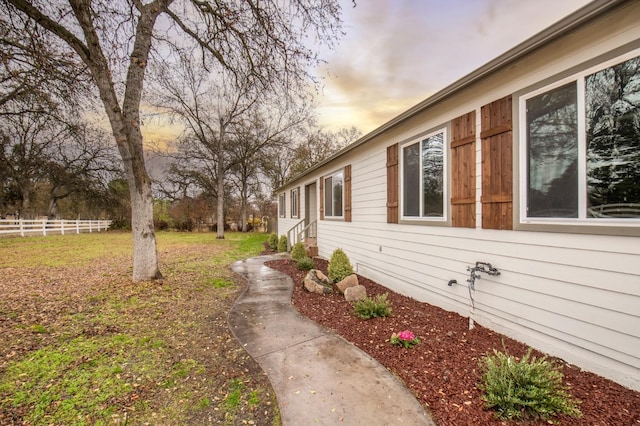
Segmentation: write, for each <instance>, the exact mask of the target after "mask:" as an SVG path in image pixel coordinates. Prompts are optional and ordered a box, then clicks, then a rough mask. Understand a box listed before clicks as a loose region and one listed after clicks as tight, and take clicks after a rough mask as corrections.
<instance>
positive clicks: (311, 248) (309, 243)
mask: <svg viewBox="0 0 640 426" xmlns="http://www.w3.org/2000/svg"><path fill="white" fill-rule="evenodd" d="M304 249H305V250H306V252H307V256H309V257H316V256H317V255H318V242H317V240H316V239H315V238H306V239H305V240H304Z"/></svg>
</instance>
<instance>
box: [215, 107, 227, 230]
mask: <svg viewBox="0 0 640 426" xmlns="http://www.w3.org/2000/svg"><path fill="white" fill-rule="evenodd" d="M224 138H225V125H224V122H223V120H222V119H220V135H219V138H218V147H217V148H218V152H217V156H218V164H216V177H217V179H218V182H217V183H218V204H217V215H218V232H217V235H216V239H218V240H223V239H224Z"/></svg>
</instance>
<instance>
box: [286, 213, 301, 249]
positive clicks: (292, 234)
mask: <svg viewBox="0 0 640 426" xmlns="http://www.w3.org/2000/svg"><path fill="white" fill-rule="evenodd" d="M303 229H304V219H302V220H301V221H300V222H298V223H296V224H295V225H294V226H293V228H291V229H289V230H288V231H287V251H291V247H292V246H293V245H294V244H295V243H297V242H298V235H299V234H300V232H301V231H302V230H303Z"/></svg>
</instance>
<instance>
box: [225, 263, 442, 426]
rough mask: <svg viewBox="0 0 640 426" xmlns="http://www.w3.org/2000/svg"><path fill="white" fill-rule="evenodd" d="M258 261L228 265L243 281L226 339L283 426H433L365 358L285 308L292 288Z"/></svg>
mask: <svg viewBox="0 0 640 426" xmlns="http://www.w3.org/2000/svg"><path fill="white" fill-rule="evenodd" d="M282 258H283V257H282V255H272V256H260V257H255V258H251V259H247V260H243V261H238V262H236V263H234V264H233V266H232V268H233V270H234V271H235V272H236V273H238V274H240V275H242V276H243V277H245V278H246V279H247V280H248V281H249V286H248V288H247V289H246V290H245V292H244V293H243V294H242V295H241V296H240V297H239V298H238V300H236V301H235V303H234V305H233V307H232V308H231V311H230V313H229V326H230V328H231V332H232V333H233V334H234V335H235V337H236V338H237V339H238V340H239V341H240V343H241V344H242V345H243V346H244V348H245V349H246V350H247V352H249V354H250V355H251V356H252V357H253V358H254V359H255V360H256V361H257V362H258V363H259V364H260V366H261V367H262V368H263V370H264V371H265V372H266V373H267V375H268V377H269V380H270V381H271V384H272V386H273V389H274V390H275V393H276V397H277V399H278V405H279V407H280V417H281V419H282V424H283V425H284V426H289V425H291V426H293V425H307V424H309V425H311V424H318V425H334V424H340V425H369V426H373V425H435V423H433V421H432V420H431V418H430V417H429V415H428V414H427V413H425V411H424V410H423V408H422V406H421V405H420V404H419V403H418V401H417V400H416V399H415V397H414V396H413V395H412V394H411V392H409V390H408V389H407V388H406V387H405V386H404V385H403V384H402V383H401V382H400V381H399V380H398V379H396V377H395V376H394V375H393V374H391V373H390V372H389V371H388V370H387V369H386V368H384V367H383V366H382V365H380V364H379V363H378V362H377V361H376V360H374V359H373V358H371V357H370V356H369V355H368V354H366V353H364V352H362V351H361V350H360V349H358V348H356V347H355V346H354V345H352V344H351V343H349V342H347V341H346V340H344V339H343V338H341V337H340V336H337V335H336V334H334V333H332V332H331V331H329V330H328V329H326V328H324V327H322V326H320V325H319V324H317V323H315V322H313V321H311V320H309V319H307V318H305V317H302V316H301V315H300V314H299V313H298V312H297V311H296V310H295V309H294V308H293V307H292V306H291V294H292V292H293V281H292V280H291V278H289V277H288V276H287V275H285V274H283V273H281V272H277V271H274V270H273V269H270V268H268V267H266V266H265V265H264V262H266V261H268V260H274V259H282Z"/></svg>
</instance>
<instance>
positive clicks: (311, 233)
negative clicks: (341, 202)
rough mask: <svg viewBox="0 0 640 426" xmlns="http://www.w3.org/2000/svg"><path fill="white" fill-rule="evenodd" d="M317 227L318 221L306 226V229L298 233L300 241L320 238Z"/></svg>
mask: <svg viewBox="0 0 640 426" xmlns="http://www.w3.org/2000/svg"><path fill="white" fill-rule="evenodd" d="M317 225H318V221H317V220H314V221H311V222H309V224H308V225H307V226H305V227H304V229H303V230H302V231H300V232H299V233H298V241H304V240H306V239H307V238H316V237H317V236H318V234H317V229H318V228H317Z"/></svg>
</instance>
